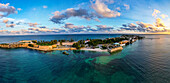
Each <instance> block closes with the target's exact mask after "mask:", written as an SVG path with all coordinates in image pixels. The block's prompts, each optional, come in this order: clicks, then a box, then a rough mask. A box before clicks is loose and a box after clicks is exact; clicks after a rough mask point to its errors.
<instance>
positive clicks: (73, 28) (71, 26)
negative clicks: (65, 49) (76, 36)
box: [63, 23, 91, 32]
mask: <svg viewBox="0 0 170 83" xmlns="http://www.w3.org/2000/svg"><path fill="white" fill-rule="evenodd" d="M63 27H64V28H65V29H68V31H69V32H82V31H86V29H87V28H91V27H90V26H83V25H82V26H76V25H74V24H71V23H66V24H65V25H64V26H63Z"/></svg>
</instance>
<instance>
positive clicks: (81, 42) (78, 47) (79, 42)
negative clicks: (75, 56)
mask: <svg viewBox="0 0 170 83" xmlns="http://www.w3.org/2000/svg"><path fill="white" fill-rule="evenodd" d="M73 47H75V48H76V49H80V48H83V47H85V41H84V40H80V41H78V42H77V43H74V44H73Z"/></svg>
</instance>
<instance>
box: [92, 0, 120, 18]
mask: <svg viewBox="0 0 170 83" xmlns="http://www.w3.org/2000/svg"><path fill="white" fill-rule="evenodd" d="M90 2H91V6H92V8H93V9H94V10H95V11H96V12H97V13H98V14H99V15H101V16H102V17H106V18H112V17H118V16H120V15H121V13H120V12H118V11H114V10H111V9H109V8H108V6H107V5H106V4H105V3H104V2H102V1H101V0H94V1H90Z"/></svg>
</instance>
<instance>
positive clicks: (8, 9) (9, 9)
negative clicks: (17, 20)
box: [0, 3, 17, 17]
mask: <svg viewBox="0 0 170 83" xmlns="http://www.w3.org/2000/svg"><path fill="white" fill-rule="evenodd" d="M0 12H2V14H1V13H0V17H6V16H8V15H10V14H14V13H17V11H16V9H15V7H13V6H9V3H7V4H2V3H0Z"/></svg>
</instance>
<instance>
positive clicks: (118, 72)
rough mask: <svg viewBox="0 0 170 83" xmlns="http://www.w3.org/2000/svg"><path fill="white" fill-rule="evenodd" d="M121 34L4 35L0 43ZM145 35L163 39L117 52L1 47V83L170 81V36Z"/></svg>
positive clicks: (138, 42)
mask: <svg viewBox="0 0 170 83" xmlns="http://www.w3.org/2000/svg"><path fill="white" fill-rule="evenodd" d="M118 36H120V35H52V36H43V35H42V36H0V43H8V42H16V41H19V40H30V39H31V40H52V39H57V40H59V39H71V38H72V39H74V40H80V39H87V38H89V39H90V38H91V39H96V38H103V39H104V38H109V37H118ZM142 36H145V37H146V38H160V39H143V40H138V41H136V42H135V43H133V44H132V45H128V46H126V47H124V49H123V50H122V51H120V52H116V53H113V54H109V53H107V52H90V51H67V52H68V53H69V55H68V56H67V55H63V54H62V51H53V52H48V53H43V52H40V51H35V50H30V49H24V48H19V49H0V83H170V35H142Z"/></svg>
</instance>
